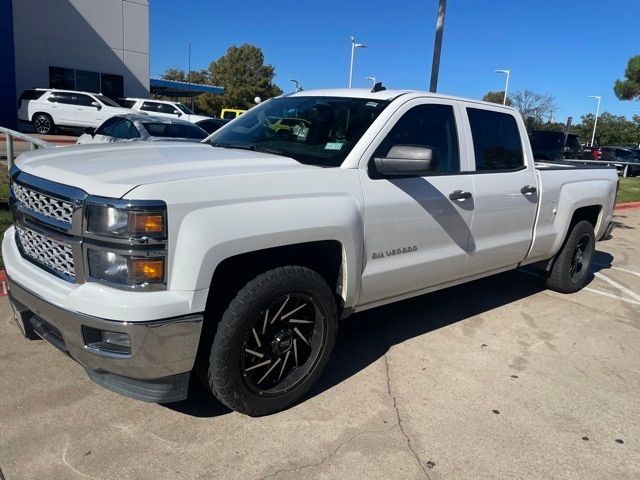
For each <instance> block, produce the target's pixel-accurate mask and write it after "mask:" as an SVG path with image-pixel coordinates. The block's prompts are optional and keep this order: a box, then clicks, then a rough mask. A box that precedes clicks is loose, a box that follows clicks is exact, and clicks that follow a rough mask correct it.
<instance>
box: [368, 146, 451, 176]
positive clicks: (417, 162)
mask: <svg viewBox="0 0 640 480" xmlns="http://www.w3.org/2000/svg"><path fill="white" fill-rule="evenodd" d="M374 163H375V167H376V171H377V172H378V173H379V174H380V175H388V176H408V175H418V176H421V175H426V174H429V173H432V172H435V171H437V170H438V169H439V166H440V154H439V151H438V149H437V148H432V147H425V146H417V145H394V146H393V147H391V149H390V150H389V152H388V153H387V156H386V157H383V158H375V159H374Z"/></svg>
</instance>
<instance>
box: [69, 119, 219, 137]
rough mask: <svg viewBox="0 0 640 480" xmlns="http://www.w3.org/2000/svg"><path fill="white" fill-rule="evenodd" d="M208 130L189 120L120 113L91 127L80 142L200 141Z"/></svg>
mask: <svg viewBox="0 0 640 480" xmlns="http://www.w3.org/2000/svg"><path fill="white" fill-rule="evenodd" d="M207 135H208V134H207V132H205V131H204V130H203V129H202V128H200V127H198V126H197V125H194V124H193V123H191V122H187V121H186V120H180V119H178V118H165V117H156V116H152V115H141V114H138V113H129V114H126V115H116V116H115V117H111V118H110V119H108V120H106V121H105V122H104V123H103V124H102V125H100V126H99V127H98V128H96V129H92V128H89V129H87V130H86V131H85V133H84V134H82V135H81V136H80V137H79V138H78V141H77V142H76V143H78V144H87V143H114V142H125V141H128V142H136V141H142V142H149V141H158V140H182V141H191V142H199V141H201V140H203V139H205V138H206V137H207Z"/></svg>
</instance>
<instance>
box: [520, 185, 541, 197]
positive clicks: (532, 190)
mask: <svg viewBox="0 0 640 480" xmlns="http://www.w3.org/2000/svg"><path fill="white" fill-rule="evenodd" d="M536 191H537V189H536V187H532V186H531V185H525V186H524V187H522V188H521V189H520V193H523V194H524V195H531V194H533V193H536Z"/></svg>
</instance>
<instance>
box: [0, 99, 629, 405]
mask: <svg viewBox="0 0 640 480" xmlns="http://www.w3.org/2000/svg"><path fill="white" fill-rule="evenodd" d="M375 90H378V91H373V92H370V91H368V90H358V89H348V90H345V89H341V90H322V91H303V92H298V93H295V94H293V95H289V96H283V97H279V98H275V99H272V100H269V101H266V102H263V103H262V104H260V105H259V106H256V107H254V108H253V109H251V110H250V111H248V112H247V113H245V114H244V115H242V116H240V117H238V118H237V119H235V120H234V121H232V122H230V123H229V124H227V125H226V126H224V127H223V128H222V129H220V130H219V131H217V132H216V133H214V134H213V135H212V136H211V137H209V139H207V140H205V141H204V143H202V144H191V143H184V144H182V143H175V142H172V143H149V144H138V145H131V144H127V145H100V146H93V145H88V146H77V147H68V148H60V149H55V150H47V151H42V150H39V151H33V152H27V153H24V154H22V155H21V156H20V157H19V158H18V160H17V162H16V164H15V166H14V167H13V168H12V170H11V182H12V186H11V193H10V204H11V208H12V212H13V215H14V218H15V225H14V226H12V227H11V228H9V229H8V230H7V231H6V233H5V235H4V241H3V244H2V255H3V257H4V262H5V265H6V270H7V273H8V276H9V285H10V296H11V302H12V304H13V306H14V311H15V314H16V315H15V316H16V320H17V321H18V324H19V325H20V326H21V327H22V329H23V332H24V333H25V335H26V336H27V337H29V338H32V337H34V336H35V335H36V334H37V335H38V336H40V337H42V338H44V339H46V340H48V341H50V342H51V343H53V344H54V345H55V346H57V347H58V348H59V349H61V350H63V351H64V352H66V353H67V354H68V355H69V356H71V357H72V358H73V359H75V360H76V361H77V362H79V363H80V364H81V365H82V366H83V367H84V368H85V369H86V371H87V373H88V375H89V377H90V378H91V379H92V380H93V381H95V382H97V383H99V384H101V385H104V386H105V387H107V388H109V389H111V390H114V391H116V392H119V393H122V394H124V395H128V396H131V397H134V398H138V399H141V400H146V401H154V402H173V401H178V400H182V399H184V398H185V397H186V396H187V390H188V388H187V387H188V383H189V377H190V375H191V374H192V373H193V374H198V376H200V377H201V378H202V379H203V380H205V384H206V385H207V387H208V388H209V389H210V390H211V391H212V392H213V394H214V395H215V396H216V397H217V398H218V399H219V400H220V401H222V402H223V403H224V404H226V405H227V406H229V407H230V408H232V409H235V410H237V411H240V412H243V413H246V414H249V415H263V414H268V413H271V412H275V411H278V410H281V409H283V408H286V407H287V406H289V405H291V404H293V403H294V402H296V401H298V400H299V399H300V398H301V397H302V396H303V395H304V394H305V392H307V390H308V389H309V388H310V386H311V385H312V384H313V383H314V382H315V381H316V380H317V379H318V377H319V376H320V375H321V372H322V370H323V368H324V367H325V365H326V364H327V361H328V359H329V356H330V354H331V351H332V349H333V346H334V343H335V338H336V330H337V327H338V320H339V319H340V318H344V317H346V316H348V315H349V314H351V313H353V312H358V311H362V310H365V309H368V308H372V307H376V306H379V305H383V304H386V303H390V302H394V301H397V300H401V299H405V298H408V297H412V296H415V295H421V294H423V293H425V292H430V291H433V290H437V289H442V288H446V287H450V286H452V285H456V284H460V283H462V282H468V281H470V280H474V279H477V278H480V277H485V276H488V275H492V274H495V273H498V272H502V271H505V270H508V269H513V268H516V267H519V266H521V265H527V264H533V263H539V264H540V265H541V267H542V270H543V272H544V277H545V279H546V284H547V285H548V287H549V288H551V289H554V290H557V291H560V292H566V293H569V292H574V291H576V290H578V289H580V288H581V287H582V286H583V285H584V284H585V281H586V279H587V275H588V273H589V265H590V263H591V260H592V257H593V252H594V245H595V242H596V240H600V239H603V238H605V237H608V235H609V233H610V231H611V228H612V217H613V208H614V203H615V195H616V188H617V175H616V171H615V169H606V168H589V167H576V166H569V165H563V164H561V163H553V164H552V163H545V164H536V163H534V159H533V157H532V153H531V148H530V145H529V141H528V138H527V132H526V131H525V127H524V124H523V122H522V119H521V117H520V115H519V114H518V113H517V112H516V111H515V110H514V109H512V108H509V107H504V106H501V105H494V104H488V103H483V102H478V101H474V100H464V99H458V98H451V97H447V96H442V95H436V94H430V93H426V92H416V91H392V90H382V91H379V89H375ZM283 119H286V120H285V121H283Z"/></svg>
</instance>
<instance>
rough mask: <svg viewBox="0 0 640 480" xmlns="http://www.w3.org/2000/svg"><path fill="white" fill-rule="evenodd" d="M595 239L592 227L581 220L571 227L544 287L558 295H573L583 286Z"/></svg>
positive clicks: (589, 265)
mask: <svg viewBox="0 0 640 480" xmlns="http://www.w3.org/2000/svg"><path fill="white" fill-rule="evenodd" d="M595 244H596V238H595V235H594V233H593V225H591V224H590V223H589V222H587V221H586V220H582V221H580V222H578V223H576V224H575V225H574V226H573V229H572V230H571V232H570V233H569V235H568V236H567V239H566V241H565V242H564V245H563V246H562V248H561V249H560V251H559V252H558V254H557V255H556V258H555V261H554V263H553V267H552V268H551V271H550V272H549V276H548V277H547V281H546V286H547V288H549V289H551V290H555V291H556V292H560V293H573V292H577V291H578V290H580V289H581V288H582V287H584V286H585V283H586V281H587V277H588V276H589V269H590V267H591V260H592V259H593V252H594V250H595Z"/></svg>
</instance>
